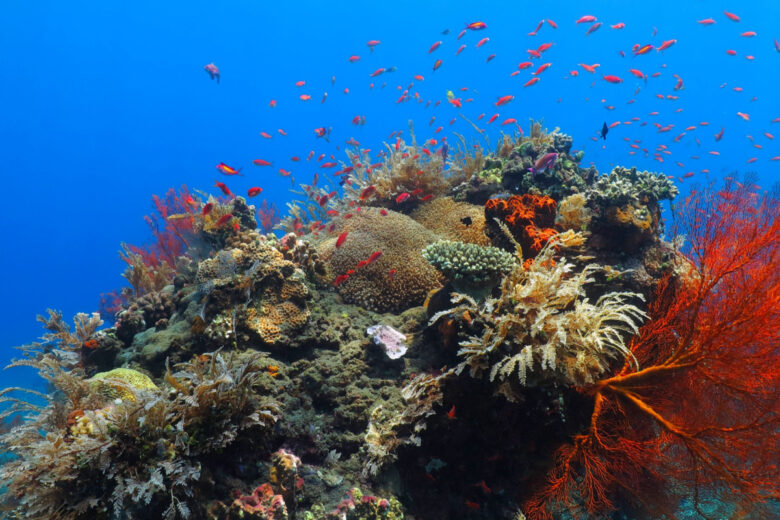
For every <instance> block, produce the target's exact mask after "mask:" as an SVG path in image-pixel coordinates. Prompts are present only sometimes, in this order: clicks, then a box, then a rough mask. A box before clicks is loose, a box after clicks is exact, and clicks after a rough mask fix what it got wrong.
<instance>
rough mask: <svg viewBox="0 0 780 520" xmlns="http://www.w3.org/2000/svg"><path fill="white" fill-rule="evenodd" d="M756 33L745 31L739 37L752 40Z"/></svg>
mask: <svg viewBox="0 0 780 520" xmlns="http://www.w3.org/2000/svg"><path fill="white" fill-rule="evenodd" d="M757 34H758V33H757V32H756V31H745V32H743V33H742V34H740V36H742V37H743V38H752V37H753V36H756V35H757Z"/></svg>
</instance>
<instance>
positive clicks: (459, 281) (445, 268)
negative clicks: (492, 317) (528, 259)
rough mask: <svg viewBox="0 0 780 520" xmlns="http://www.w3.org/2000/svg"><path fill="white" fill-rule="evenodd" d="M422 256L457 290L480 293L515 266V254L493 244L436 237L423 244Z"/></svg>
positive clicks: (489, 287)
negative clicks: (437, 239) (436, 239)
mask: <svg viewBox="0 0 780 520" xmlns="http://www.w3.org/2000/svg"><path fill="white" fill-rule="evenodd" d="M422 256H423V258H425V259H426V260H428V262H430V263H431V265H433V266H434V267H435V268H436V269H438V270H439V271H441V272H442V273H443V274H444V276H445V278H447V280H449V281H450V282H451V283H452V286H453V288H454V289H455V290H456V291H459V292H466V293H474V294H480V293H484V291H486V290H490V289H492V288H493V287H495V286H496V285H497V284H498V282H499V281H500V280H501V277H502V276H503V275H505V274H507V273H509V272H510V271H512V269H513V268H514V267H515V264H516V262H515V257H514V255H512V254H511V253H507V252H506V251H504V250H503V249H499V248H497V247H483V246H478V245H476V244H467V243H465V242H451V241H449V240H439V241H438V242H434V243H433V244H431V245H429V246H426V247H425V248H424V249H423V250H422Z"/></svg>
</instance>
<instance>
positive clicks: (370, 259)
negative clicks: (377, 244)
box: [367, 251, 382, 264]
mask: <svg viewBox="0 0 780 520" xmlns="http://www.w3.org/2000/svg"><path fill="white" fill-rule="evenodd" d="M380 256H382V251H374V252H373V253H371V256H369V257H368V260H367V262H368V263H369V264H373V263H374V262H376V261H377V260H379V257H380Z"/></svg>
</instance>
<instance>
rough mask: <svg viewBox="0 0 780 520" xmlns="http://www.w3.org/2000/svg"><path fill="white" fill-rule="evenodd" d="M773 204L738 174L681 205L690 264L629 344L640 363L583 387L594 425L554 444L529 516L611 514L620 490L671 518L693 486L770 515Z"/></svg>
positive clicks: (778, 246) (778, 380) (779, 351)
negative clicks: (590, 398) (766, 506)
mask: <svg viewBox="0 0 780 520" xmlns="http://www.w3.org/2000/svg"><path fill="white" fill-rule="evenodd" d="M777 202H778V201H777V200H776V199H775V198H773V197H771V196H769V195H764V196H763V197H762V196H760V195H759V193H758V190H757V189H756V188H755V187H753V186H749V185H743V184H739V183H736V182H733V181H731V182H728V183H727V184H726V187H725V188H724V189H723V190H721V191H719V192H714V191H712V190H704V191H697V192H694V193H693V194H692V195H691V196H690V197H689V198H688V199H687V200H686V201H685V203H684V204H683V206H682V207H681V208H680V209H679V215H678V221H679V223H680V225H681V228H682V230H683V231H685V232H686V234H687V235H688V236H689V237H690V240H691V246H690V249H689V256H690V258H691V266H690V267H691V269H690V272H689V273H688V274H687V275H685V276H683V277H681V278H680V279H678V280H675V281H672V280H671V279H667V280H665V281H664V282H663V283H661V284H660V286H659V289H658V294H657V296H656V299H655V302H654V303H653V305H652V306H651V309H650V315H651V316H652V317H653V319H652V320H651V321H650V322H648V323H647V324H646V325H645V326H644V327H643V328H642V330H641V331H640V333H639V335H638V336H637V337H636V338H635V339H634V340H633V341H632V343H631V346H630V348H631V352H632V353H633V354H634V356H635V357H636V359H637V360H638V361H639V366H640V368H636V367H635V366H634V365H633V363H626V364H625V365H624V366H623V367H622V368H621V369H620V370H619V371H618V372H617V373H616V374H614V375H612V376H611V377H607V378H604V379H603V380H601V381H599V382H598V383H596V384H595V385H592V386H591V387H589V388H584V389H583V392H585V393H587V394H588V395H591V396H593V398H594V408H593V412H592V415H591V421H590V425H589V428H588V430H587V431H586V432H585V433H583V434H581V435H578V436H575V437H574V438H573V439H572V442H571V443H570V444H566V445H564V446H562V447H561V448H560V449H559V450H558V453H557V456H556V462H555V465H554V467H553V469H552V470H551V471H550V474H549V475H548V479H547V482H546V483H545V484H544V485H543V486H542V488H541V489H540V490H538V491H537V492H536V494H534V495H533V496H532V497H531V498H530V499H529V500H528V501H527V502H526V513H527V514H528V515H529V516H530V517H531V518H552V517H553V516H554V515H557V514H558V513H559V512H561V511H564V510H568V511H569V512H570V513H572V514H573V515H574V516H593V515H598V514H603V513H605V512H607V511H609V510H611V509H613V508H614V507H615V500H616V498H618V497H620V498H621V499H629V500H630V499H633V500H634V501H635V502H636V503H637V504H639V505H640V506H641V507H643V508H644V509H646V510H647V511H650V512H654V513H663V514H666V515H671V514H672V513H671V511H673V510H674V507H675V505H676V504H675V502H674V500H675V499H677V498H679V497H681V496H683V495H686V494H687V495H688V496H692V497H694V502H695V504H694V507H696V508H698V507H699V504H698V501H699V500H700V497H703V496H708V497H709V498H710V499H712V498H720V499H721V500H722V501H724V502H729V501H730V502H731V504H732V505H733V506H735V507H736V508H737V514H738V513H740V512H743V513H744V512H746V511H749V512H751V514H760V513H757V511H758V510H759V508H760V507H761V504H762V503H765V502H766V501H768V500H770V499H777V498H778V497H780V484H779V482H780V468H778V465H777V464H776V461H777V460H780V447H779V446H778V443H777V440H776V435H777V428H778V427H779V426H780V363H779V362H780V311H778V309H780V270H778V269H777V260H778V257H779V256H780V255H779V253H780V222H778V218H777V217H778V216H779V214H780V210H779V209H778V204H777ZM660 489H663V491H659V490H660ZM661 497H666V498H668V500H664V499H663V498H661Z"/></svg>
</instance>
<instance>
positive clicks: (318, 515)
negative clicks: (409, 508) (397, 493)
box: [303, 488, 404, 520]
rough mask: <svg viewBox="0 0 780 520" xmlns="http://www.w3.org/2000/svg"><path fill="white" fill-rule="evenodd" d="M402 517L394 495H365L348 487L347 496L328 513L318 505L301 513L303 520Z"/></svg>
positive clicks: (388, 519) (388, 518)
mask: <svg viewBox="0 0 780 520" xmlns="http://www.w3.org/2000/svg"><path fill="white" fill-rule="evenodd" d="M403 518H404V513H403V509H402V507H401V503H400V502H398V500H397V499H396V498H395V497H390V498H389V499H386V498H379V497H375V496H373V495H366V494H364V493H363V492H362V491H361V490H360V489H359V488H352V489H350V491H349V497H348V498H346V499H345V500H343V501H341V502H340V503H339V504H338V505H337V506H336V509H334V510H333V511H331V512H329V513H326V512H325V511H324V510H323V509H322V508H319V507H318V508H313V509H312V510H311V511H307V512H306V513H304V514H303V519H304V520H328V519H334V520H335V519H339V520H403Z"/></svg>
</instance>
